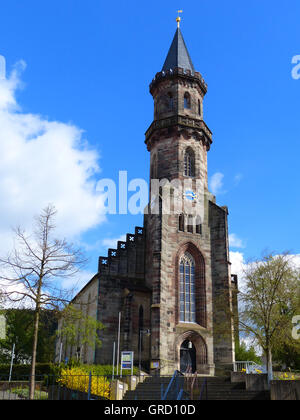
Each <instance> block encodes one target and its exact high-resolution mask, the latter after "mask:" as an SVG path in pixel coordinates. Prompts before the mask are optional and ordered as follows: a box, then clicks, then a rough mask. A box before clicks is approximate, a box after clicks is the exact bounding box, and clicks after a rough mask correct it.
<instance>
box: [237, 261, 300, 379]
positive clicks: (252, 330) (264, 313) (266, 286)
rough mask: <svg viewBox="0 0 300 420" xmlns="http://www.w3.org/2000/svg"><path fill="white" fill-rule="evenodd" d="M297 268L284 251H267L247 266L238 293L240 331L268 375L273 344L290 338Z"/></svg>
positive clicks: (274, 346)
mask: <svg viewBox="0 0 300 420" xmlns="http://www.w3.org/2000/svg"><path fill="white" fill-rule="evenodd" d="M299 278H300V277H299V270H298V269H296V268H295V265H294V264H293V258H292V256H291V255H289V254H288V253H284V254H282V255H274V254H268V255H265V256H263V258H262V259H261V260H256V261H253V262H251V263H249V264H248V265H247V268H246V269H245V271H244V279H245V283H246V284H245V288H244V290H241V291H240V293H239V306H240V310H239V325H240V330H241V332H243V333H245V335H246V336H249V337H253V338H254V339H255V341H256V342H257V344H258V345H259V346H260V347H261V348H262V350H263V351H264V353H265V356H266V359H267V369H268V375H269V379H271V378H272V353H273V351H274V349H275V348H276V343H278V342H285V341H286V340H287V339H290V337H291V329H292V325H291V319H292V317H293V316H294V315H295V314H297V310H298V301H299Z"/></svg>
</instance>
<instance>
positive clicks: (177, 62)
mask: <svg viewBox="0 0 300 420" xmlns="http://www.w3.org/2000/svg"><path fill="white" fill-rule="evenodd" d="M175 67H181V68H183V69H185V70H190V71H191V72H192V73H194V71H195V68H194V66H193V63H192V60H191V57H190V54H189V52H188V50H187V47H186V45H185V42H184V39H183V36H182V33H181V31H180V28H179V27H178V28H177V30H176V32H175V36H174V38H173V41H172V44H171V47H170V49H169V52H168V55H167V58H166V61H165V63H164V65H163V68H162V71H167V70H170V69H174V68H175Z"/></svg>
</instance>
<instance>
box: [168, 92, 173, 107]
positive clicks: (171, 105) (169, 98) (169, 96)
mask: <svg viewBox="0 0 300 420" xmlns="http://www.w3.org/2000/svg"><path fill="white" fill-rule="evenodd" d="M173 107H174V99H173V95H172V93H171V92H169V93H168V110H169V111H172V109H173Z"/></svg>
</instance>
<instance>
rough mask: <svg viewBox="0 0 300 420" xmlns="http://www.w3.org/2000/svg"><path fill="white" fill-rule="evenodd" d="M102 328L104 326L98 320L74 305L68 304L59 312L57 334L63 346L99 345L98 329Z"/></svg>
mask: <svg viewBox="0 0 300 420" xmlns="http://www.w3.org/2000/svg"><path fill="white" fill-rule="evenodd" d="M89 304H90V302H87V303H86V304H85V305H89ZM81 305H82V304H81ZM85 305H84V306H85ZM103 328H105V327H104V325H103V324H102V323H101V322H100V321H98V320H97V319H95V318H93V317H91V316H88V315H86V314H85V313H84V312H83V311H82V310H81V309H79V308H78V307H76V305H74V304H70V305H68V306H66V307H65V308H64V310H63V311H62V312H61V313H60V320H59V326H58V329H57V336H58V338H59V342H60V343H63V345H64V347H65V348H67V347H79V348H82V347H83V346H88V347H93V348H94V347H95V346H97V347H100V346H101V340H100V339H99V331H100V330H102V329H103Z"/></svg>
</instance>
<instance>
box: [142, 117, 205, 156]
mask: <svg viewBox="0 0 300 420" xmlns="http://www.w3.org/2000/svg"><path fill="white" fill-rule="evenodd" d="M174 126H178V127H182V128H188V129H192V130H193V131H196V132H197V133H198V134H199V137H201V138H203V140H205V143H206V146H207V149H208V150H209V149H210V145H211V144H212V132H211V131H210V129H209V128H208V127H207V125H206V124H205V122H204V121H203V120H199V119H197V118H191V117H186V116H183V115H174V116H172V117H169V118H164V119H161V120H155V121H153V123H152V124H151V125H150V127H149V128H148V130H147V131H146V133H145V137H146V139H145V143H146V144H147V147H148V149H149V146H150V143H151V137H152V135H153V133H154V132H155V131H157V130H162V129H165V128H169V127H174Z"/></svg>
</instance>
